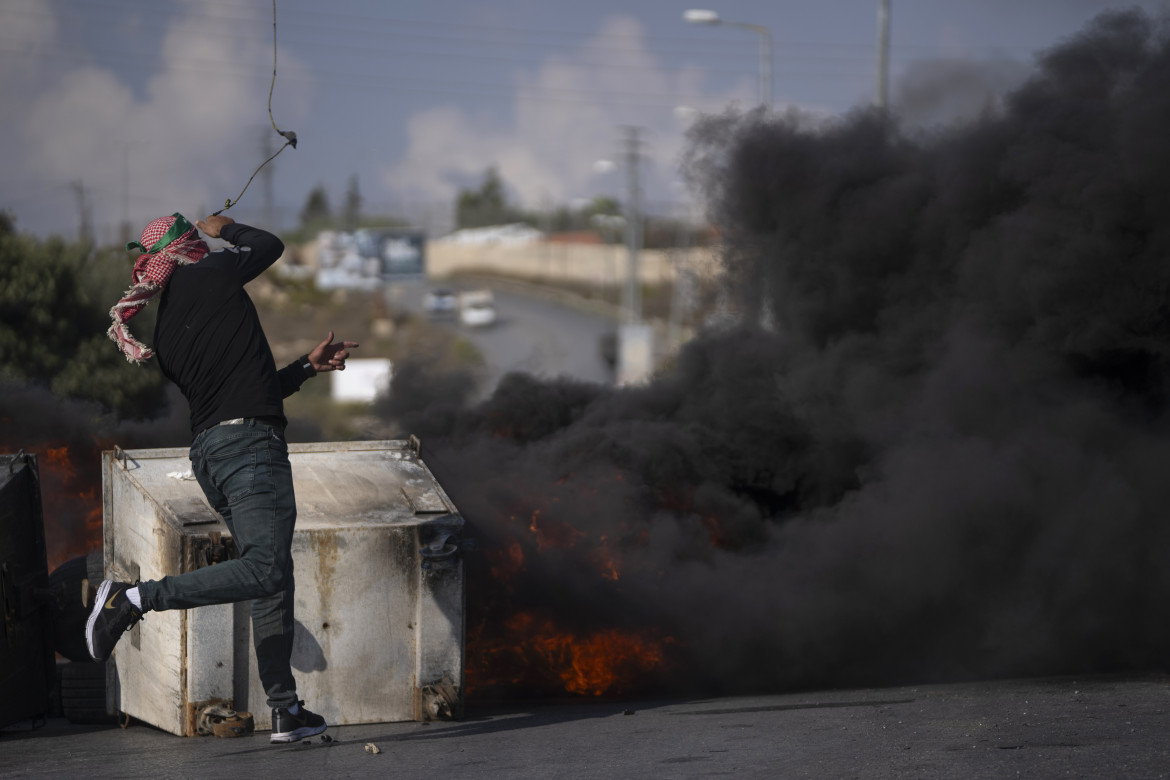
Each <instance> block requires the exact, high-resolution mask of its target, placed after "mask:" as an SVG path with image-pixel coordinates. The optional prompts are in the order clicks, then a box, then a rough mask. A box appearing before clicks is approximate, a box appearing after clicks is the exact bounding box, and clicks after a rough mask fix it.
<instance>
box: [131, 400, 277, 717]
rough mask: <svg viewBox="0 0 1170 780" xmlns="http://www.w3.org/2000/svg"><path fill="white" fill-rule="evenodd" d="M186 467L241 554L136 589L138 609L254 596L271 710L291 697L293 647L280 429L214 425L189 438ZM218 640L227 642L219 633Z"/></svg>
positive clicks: (255, 630) (255, 634)
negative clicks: (188, 461) (188, 458)
mask: <svg viewBox="0 0 1170 780" xmlns="http://www.w3.org/2000/svg"><path fill="white" fill-rule="evenodd" d="M191 467H192V470H193V471H194V472H195V479H196V480H198V481H199V486H200V487H201V488H203V493H204V495H206V496H207V501H208V503H209V504H211V507H212V509H214V510H215V511H217V512H219V514H220V515H222V516H223V519H224V522H225V523H227V527H228V530H229V531H230V532H231V534H232V539H233V541H234V542H235V546H236V553H237V555H238V556H239V557H238V558H234V559H231V560H227V561H223V562H221V563H217V564H215V565H212V566H205V567H204V568H202V569H196V570H194V571H189V572H186V573H184V574H178V575H175V576H171V577H163V578H162V579H161V580H154V581H150V582H143V583H141V584H140V585H139V586H138V589H139V593H140V594H141V595H142V606H143V609H158V610H162V609H190V608H192V607H202V606H206V605H209V604H227V603H232V602H236V601H246V600H249V599H251V601H252V640H253V643H254V645H255V649H256V669H257V671H258V672H259V673H260V682H261V683H262V684H263V686H264V690H265V692H266V693H267V694H268V706H269V707H289V706H291V705H292V704H294V703H295V702H296V701H297V692H296V691H297V687H296V681H295V680H293V675H292V665H291V663H290V657H291V655H292V647H293V562H292V539H293V526H294V525H295V524H296V519H297V506H296V498H295V496H294V494H293V483H292V466H291V465H290V464H289V461H288V445H287V444H286V443H285V440H284V432H283V431H282V430H281V429H280V428H277V427H273V426H270V425H266V424H264V423H262V422H259V421H256V420H248V421H246V422H244V423H242V424H237V425H214V426H212V427H210V428H208V429H207V430H205V431H202V432H201V433H200V434H199V435H198V436H196V437H195V440H194V441H193V442H192V443H191ZM224 641H229V640H228V639H226V638H225V640H224Z"/></svg>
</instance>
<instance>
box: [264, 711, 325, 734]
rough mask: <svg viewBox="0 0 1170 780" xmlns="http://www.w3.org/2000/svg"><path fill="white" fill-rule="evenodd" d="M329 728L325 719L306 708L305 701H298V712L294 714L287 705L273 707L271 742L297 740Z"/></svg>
mask: <svg viewBox="0 0 1170 780" xmlns="http://www.w3.org/2000/svg"><path fill="white" fill-rule="evenodd" d="M327 728H329V727H328V726H327V725H326V724H325V719H324V718H322V717H321V716H320V715H317V714H316V713H313V712H309V711H308V710H306V709H305V703H304V702H303V701H298V702H297V712H296V714H295V715H294V714H292V713H291V712H289V711H288V708H287V707H273V708H272V739H271V740H269V741H271V742H296V741H297V740H300V739H308V738H309V737H313V736H316V735H317V734H320V733H321V732H322V731H324V730H325V729H327Z"/></svg>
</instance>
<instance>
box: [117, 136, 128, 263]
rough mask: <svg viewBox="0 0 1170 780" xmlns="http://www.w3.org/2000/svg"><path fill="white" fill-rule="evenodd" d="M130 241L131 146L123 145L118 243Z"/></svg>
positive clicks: (122, 243)
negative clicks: (120, 218) (120, 216)
mask: <svg viewBox="0 0 1170 780" xmlns="http://www.w3.org/2000/svg"><path fill="white" fill-rule="evenodd" d="M129 242H130V146H129V144H127V145H124V146H123V147H122V224H121V225H119V226H118V243H119V244H120V245H122V246H125V245H126V244H127V243H129Z"/></svg>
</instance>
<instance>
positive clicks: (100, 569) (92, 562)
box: [85, 547, 106, 588]
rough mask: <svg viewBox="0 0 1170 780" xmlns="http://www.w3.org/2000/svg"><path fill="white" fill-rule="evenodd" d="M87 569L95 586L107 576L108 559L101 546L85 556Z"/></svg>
mask: <svg viewBox="0 0 1170 780" xmlns="http://www.w3.org/2000/svg"><path fill="white" fill-rule="evenodd" d="M85 571H86V574H87V575H88V576H89V584H90V585H92V586H93V587H94V588H97V586H98V585H100V584H101V582H102V580H104V579H105V578H106V561H105V558H104V557H103V556H102V551H101V548H100V547H99V548H98V549H96V550H91V551H90V553H89V555H87V556H85Z"/></svg>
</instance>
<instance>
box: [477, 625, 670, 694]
mask: <svg viewBox="0 0 1170 780" xmlns="http://www.w3.org/2000/svg"><path fill="white" fill-rule="evenodd" d="M504 628H505V629H506V631H505V632H501V633H502V635H501V636H497V637H492V638H484V637H482V636H481V634H482V631H481V632H475V633H476V636H474V637H472V638H470V639H469V642H468V653H467V658H468V666H467V692H468V694H469V695H475V694H478V693H481V692H482V691H483V690H484V689H492V688H500V687H502V686H505V685H512V686H520V687H523V688H525V689H526V692H527V693H530V694H531V693H540V692H542V691H541V690H540V688H541V686H542V684H543V685H547V681H548V680H551V679H557V680H559V683H560V686H561V687H562V689H563V690H564V691H567V692H568V693H573V694H579V695H585V696H604V695H607V694H608V695H617V694H621V693H624V692H627V691H630V690H633V689H636V688H637V686H638V685H639V684H640V683H642V682H644V680H645V679H646V677H647V675H649V674H651V673H654V672H657V671H660V670H661V669H663V668H664V667H665V666H666V664H667V649H668V648H669V647H670V646H671V645H673V644H674V643H675V640H674V639H673V638H672V637H661V636H659V634H658V632H657V631H656V630H654V629H645V630H641V631H623V630H620V629H616V628H603V629H598V630H594V631H574V630H568V629H564V628H562V627H561V626H559V625H558V624H557V622H556V621H555V620H553V619H552V618H549V617H538V616H537V615H535V614H534V613H532V612H519V613H517V614H515V615H513V616H512V617H510V618H508V619H507V620H506V621H505V623H504Z"/></svg>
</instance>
